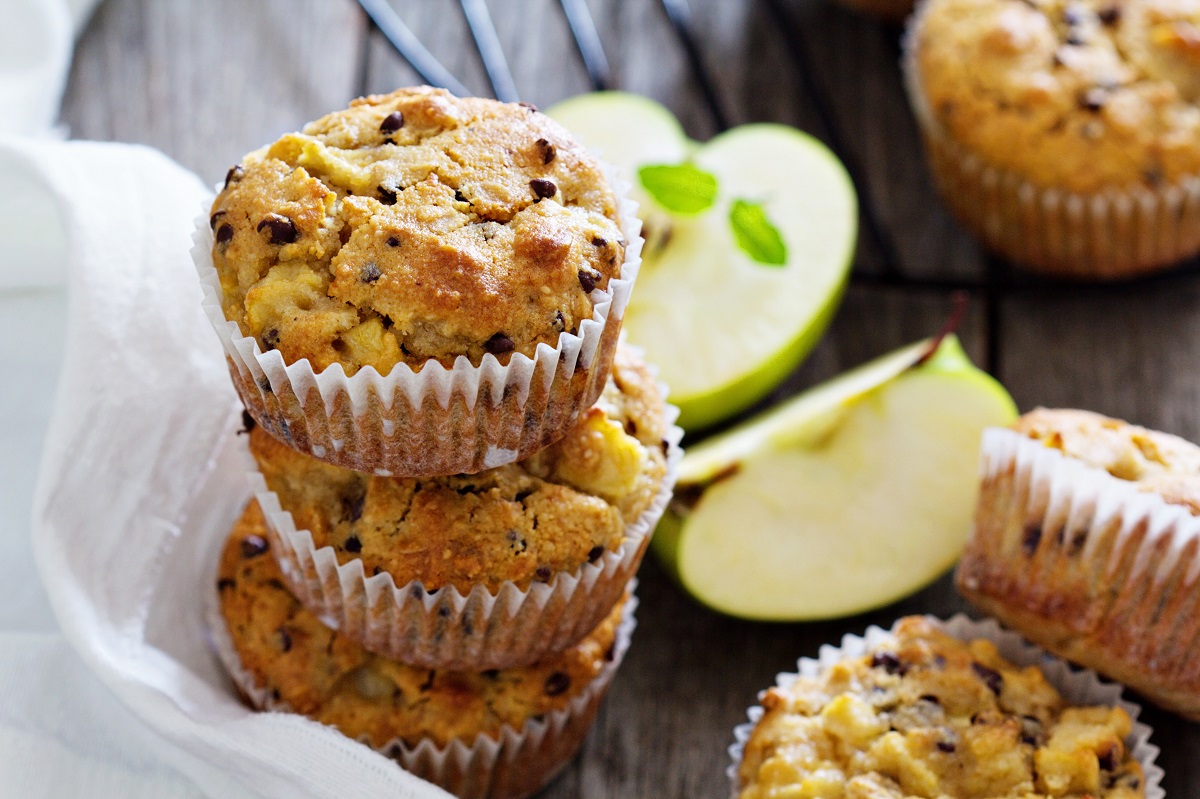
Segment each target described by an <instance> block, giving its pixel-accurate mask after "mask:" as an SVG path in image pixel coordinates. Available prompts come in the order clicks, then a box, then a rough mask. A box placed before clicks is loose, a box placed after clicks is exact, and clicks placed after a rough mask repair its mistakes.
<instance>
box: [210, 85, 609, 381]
mask: <svg viewBox="0 0 1200 799" xmlns="http://www.w3.org/2000/svg"><path fill="white" fill-rule="evenodd" d="M210 225H211V227H212V230H213V241H214V244H213V263H214V264H215V266H216V268H217V272H218V274H219V275H220V278H221V288H222V290H223V293H224V300H225V302H224V311H225V316H226V318H227V319H229V320H230V321H234V322H237V324H238V326H239V328H240V329H241V331H242V333H243V335H247V336H253V337H254V338H256V339H257V340H258V342H259V345H260V347H261V348H262V350H263V351H264V352H267V351H269V350H278V351H279V352H280V354H281V355H282V356H283V359H284V362H286V363H289V364H290V363H295V362H296V361H299V360H302V359H307V360H308V361H309V362H310V363H311V364H312V367H313V369H314V370H315V371H317V372H320V371H322V370H324V369H325V368H327V367H328V366H330V365H332V364H335V363H338V364H341V365H342V368H343V370H344V371H345V373H346V374H347V375H352V374H354V373H355V372H357V371H358V370H359V369H361V368H363V367H366V366H371V367H374V369H375V370H376V371H378V372H379V373H380V374H382V375H386V374H387V373H388V372H390V371H391V369H392V367H393V366H394V365H396V364H397V363H407V364H408V365H409V366H411V367H412V368H413V369H414V370H417V369H420V368H421V367H422V366H423V365H424V364H425V363H426V362H427V361H430V360H436V361H438V362H439V363H441V364H442V365H443V366H446V367H449V366H452V365H453V364H454V360H455V359H456V358H457V357H459V356H466V357H467V358H468V359H469V360H470V361H471V363H473V364H475V365H478V364H479V363H480V362H481V361H482V360H483V357H484V356H485V355H487V354H491V355H494V356H495V357H496V358H497V359H499V360H500V361H501V362H502V363H507V361H508V359H509V358H510V357H511V354H512V353H513V352H520V353H523V354H525V355H527V356H530V357H532V356H533V354H534V350H535V349H536V347H537V345H538V344H548V345H549V346H551V347H554V346H556V344H557V342H558V337H559V334H560V333H563V332H564V331H567V332H571V333H574V332H576V331H577V330H578V328H579V325H580V323H581V322H582V321H583V320H584V319H590V318H592V299H591V298H592V292H593V291H594V290H595V289H600V290H604V289H605V288H606V287H607V285H608V282H609V280H611V279H613V278H614V277H617V276H619V275H620V272H621V264H622V263H623V260H624V244H625V242H624V241H623V239H622V236H621V232H620V230H619V228H618V227H617V204H616V198H615V197H614V195H613V193H612V191H611V189H610V188H609V186H608V183H607V181H606V180H605V178H604V176H603V174H601V172H600V169H599V166H598V165H597V163H596V162H595V161H594V160H593V159H592V158H591V156H590V155H588V153H587V152H586V151H585V150H584V149H583V148H582V147H581V146H579V145H578V144H576V143H575V141H574V140H573V139H572V138H571V137H570V136H569V134H568V133H567V132H566V130H565V129H563V128H562V127H561V126H559V125H558V124H557V123H555V122H554V121H553V120H551V119H550V118H549V117H547V116H545V115H544V114H541V113H539V112H537V111H536V110H533V109H531V108H530V107H528V106H521V105H516V104H505V103H500V102H497V101H494V100H486V99H479V98H463V99H460V98H456V97H454V96H452V95H450V94H449V93H447V92H445V91H443V90H439V89H430V88H419V89H401V90H399V91H396V92H393V93H391V94H388V95H374V96H371V97H365V98H360V99H358V100H355V101H354V102H353V103H352V104H351V105H350V107H349V108H348V109H346V110H343V111H337V112H335V113H332V114H330V115H328V116H325V117H322V118H321V119H318V120H317V121H315V122H312V123H310V124H309V125H307V126H305V128H304V130H303V131H302V132H300V133H289V134H286V135H284V136H283V137H281V138H280V139H279V140H278V141H276V142H275V143H274V144H272V145H270V146H268V147H266V148H264V149H263V150H259V151H257V152H254V153H251V154H250V155H248V156H247V157H246V158H245V160H244V161H243V162H242V163H241V164H239V165H237V166H235V167H233V168H232V169H231V170H230V172H229V175H228V178H227V180H226V183H225V187H224V189H223V190H222V191H221V192H220V194H218V196H217V198H216V201H215V202H214V203H213V206H212V216H211V219H210Z"/></svg>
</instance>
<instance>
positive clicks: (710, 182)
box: [638, 163, 717, 214]
mask: <svg viewBox="0 0 1200 799" xmlns="http://www.w3.org/2000/svg"><path fill="white" fill-rule="evenodd" d="M638 180H640V181H641V183H642V188H644V189H645V190H646V191H647V192H649V194H650V196H651V197H653V198H654V201H655V202H657V203H658V204H659V205H661V206H662V207H663V208H666V209H667V210H668V211H673V212H674V213H677V214H698V213H700V212H701V211H704V210H706V209H708V208H710V207H711V206H712V204H713V201H714V200H716V199H717V179H716V177H714V176H713V175H712V174H711V173H709V172H705V171H704V170H703V169H698V168H697V167H695V166H694V165H692V164H688V163H683V164H675V165H674V166H672V165H670V164H653V165H650V166H644V167H642V168H641V169H639V170H638Z"/></svg>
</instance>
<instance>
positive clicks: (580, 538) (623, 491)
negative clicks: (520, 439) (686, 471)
mask: <svg viewBox="0 0 1200 799" xmlns="http://www.w3.org/2000/svg"><path fill="white" fill-rule="evenodd" d="M663 411H664V405H663V399H662V396H661V394H660V393H659V390H658V386H657V384H656V383H655V381H654V377H653V375H652V374H651V373H650V370H649V369H648V368H647V367H646V365H645V364H644V363H643V362H642V361H641V360H640V359H639V358H638V357H637V356H636V355H635V354H634V353H633V352H632V351H630V350H629V349H627V348H624V347H621V348H618V350H617V355H616V358H615V359H614V361H613V369H612V372H611V373H610V375H609V378H608V383H607V385H606V386H605V388H604V391H603V393H602V394H601V396H600V399H599V401H598V402H597V403H596V404H595V405H594V406H593V407H591V408H589V409H588V410H587V411H586V412H585V413H584V414H583V415H582V416H581V417H580V420H579V422H578V423H577V424H576V425H575V427H574V428H572V429H571V431H570V432H568V433H567V434H566V436H564V437H563V438H562V439H561V440H559V441H557V442H555V443H554V444H552V445H551V446H550V447H548V448H546V449H544V450H542V451H541V452H538V453H537V454H535V455H533V456H532V457H530V458H527V459H525V460H523V461H519V462H517V463H513V464H509V465H506V466H500V467H498V468H495V469H489V470H487V471H483V472H479V473H478V474H470V475H455V476H451V477H433V478H407V477H379V476H375V475H369V474H364V473H361V472H355V471H350V470H348V469H342V468H340V467H337V466H332V465H330V464H328V463H325V462H324V461H321V460H318V459H316V458H313V457H310V456H308V455H304V454H301V453H299V452H296V451H295V450H292V449H290V448H289V447H287V446H286V445H284V444H282V443H280V442H279V441H277V440H276V439H275V438H274V437H272V436H271V435H270V434H268V433H266V432H264V431H263V430H262V428H257V427H256V428H254V429H253V430H251V432H250V451H251V452H252V453H253V455H254V458H255V460H257V461H258V465H259V468H260V469H261V470H262V473H263V476H264V478H265V479H266V481H267V485H268V486H269V487H270V489H271V490H272V491H274V492H275V493H276V494H278V495H279V502H280V504H281V505H282V507H283V508H284V509H285V510H287V511H289V512H290V513H291V514H292V517H293V518H294V519H295V522H296V527H297V528H298V529H307V530H309V531H310V532H311V533H312V535H313V541H314V543H315V544H316V545H317V547H325V546H331V547H333V548H334V550H335V552H336V554H337V558H338V561H339V562H342V563H345V562H346V561H349V560H353V559H355V558H361V559H362V561H363V568H364V569H365V571H366V574H367V575H368V576H370V575H372V574H379V573H380V572H388V573H390V574H391V575H392V577H393V579H394V580H395V581H396V584H397V585H405V584H406V583H408V582H409V581H411V580H418V581H419V582H421V584H422V585H423V586H424V588H425V589H426V590H428V591H433V590H436V589H439V588H441V587H443V586H445V585H453V586H455V587H456V588H458V589H459V591H461V592H462V593H464V594H465V593H468V592H469V591H470V590H471V587H472V586H473V585H476V584H482V585H484V586H486V587H487V588H488V590H489V591H495V590H497V589H498V587H499V586H500V584H501V583H503V582H505V581H507V580H511V581H513V582H515V583H517V584H518V585H519V586H520V587H521V588H526V587H528V586H529V585H530V584H531V583H532V582H534V581H535V580H537V581H542V582H546V581H549V580H550V579H552V578H553V576H554V575H555V574H556V573H558V572H562V571H573V570H575V569H577V568H579V567H580V566H581V565H582V564H584V563H588V562H589V561H595V560H597V559H598V558H599V557H601V556H602V555H603V554H604V552H605V551H607V550H616V549H617V548H618V547H619V546H620V545H621V542H622V541H623V540H624V538H625V528H626V526H627V525H629V524H631V523H633V522H634V521H636V520H637V518H638V517H639V516H640V515H641V514H642V512H643V511H645V510H646V509H647V508H648V507H649V506H650V504H651V502H652V501H653V500H654V497H655V496H656V495H657V494H658V491H659V489H660V488H661V486H662V481H663V477H664V475H665V474H666V455H665V451H666V444H665V442H664V436H665V435H666V433H667V423H666V420H665V418H664V416H663Z"/></svg>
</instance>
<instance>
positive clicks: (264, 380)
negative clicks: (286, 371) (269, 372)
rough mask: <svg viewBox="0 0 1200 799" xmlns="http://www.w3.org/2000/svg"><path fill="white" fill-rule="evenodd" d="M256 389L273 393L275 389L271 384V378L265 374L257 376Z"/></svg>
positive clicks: (265, 392)
mask: <svg viewBox="0 0 1200 799" xmlns="http://www.w3.org/2000/svg"><path fill="white" fill-rule="evenodd" d="M258 389H259V391H261V392H263V393H264V394H273V393H275V389H274V388H273V387H272V386H271V379H270V378H269V377H267V376H266V375H263V376H262V377H260V378H258Z"/></svg>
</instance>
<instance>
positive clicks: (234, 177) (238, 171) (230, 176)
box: [225, 164, 246, 188]
mask: <svg viewBox="0 0 1200 799" xmlns="http://www.w3.org/2000/svg"><path fill="white" fill-rule="evenodd" d="M244 174H246V168H245V167H243V166H242V165H241V164H234V165H233V166H231V167H229V171H228V172H226V173H225V188H229V184H230V183H236V182H237V181H239V180H241V179H242V175H244Z"/></svg>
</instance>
